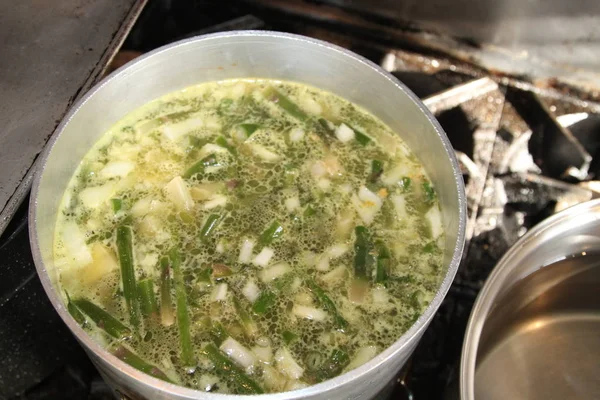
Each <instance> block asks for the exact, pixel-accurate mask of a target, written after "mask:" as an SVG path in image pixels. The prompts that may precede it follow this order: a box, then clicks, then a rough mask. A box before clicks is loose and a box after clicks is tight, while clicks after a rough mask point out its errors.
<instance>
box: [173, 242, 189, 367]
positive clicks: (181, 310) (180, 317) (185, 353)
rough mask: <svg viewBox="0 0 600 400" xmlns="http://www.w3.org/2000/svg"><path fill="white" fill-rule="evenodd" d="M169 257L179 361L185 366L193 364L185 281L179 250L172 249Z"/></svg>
mask: <svg viewBox="0 0 600 400" xmlns="http://www.w3.org/2000/svg"><path fill="white" fill-rule="evenodd" d="M169 259H170V260H171V266H172V268H173V280H174V281H175V299H176V304H177V326H178V328H179V344H180V346H181V361H183V363H184V365H185V366H192V365H193V364H194V349H193V347H192V337H191V335H190V315H189V312H188V308H187V295H186V293H185V283H184V281H183V274H182V273H181V258H180V256H179V252H178V251H177V250H175V249H172V250H171V251H170V252H169Z"/></svg>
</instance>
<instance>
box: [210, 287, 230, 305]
mask: <svg viewBox="0 0 600 400" xmlns="http://www.w3.org/2000/svg"><path fill="white" fill-rule="evenodd" d="M226 297H227V284H226V283H217V284H216V285H215V287H214V288H213V290H212V293H211V294H210V300H211V301H223V300H225V298H226Z"/></svg>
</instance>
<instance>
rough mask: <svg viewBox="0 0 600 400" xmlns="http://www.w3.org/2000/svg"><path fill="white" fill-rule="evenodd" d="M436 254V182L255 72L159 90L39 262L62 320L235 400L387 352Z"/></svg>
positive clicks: (374, 138)
mask: <svg viewBox="0 0 600 400" xmlns="http://www.w3.org/2000/svg"><path fill="white" fill-rule="evenodd" d="M399 112H401V110H399ZM82 134H83V132H82ZM443 243H444V232H443V228H442V223H441V213H440V208H439V203H438V199H437V197H436V192H435V189H434V187H433V186H432V184H431V182H430V180H429V178H428V176H427V174H426V172H425V169H424V168H423V165H421V163H420V162H419V160H418V159H417V158H416V157H415V156H414V155H413V154H412V153H411V151H410V149H409V148H408V147H407V146H406V145H405V144H404V143H403V141H402V140H401V139H400V137H399V136H398V135H397V134H396V133H394V132H393V131H392V130H391V129H390V128H388V127H387V126H386V125H385V124H383V123H382V122H381V121H380V120H378V119H377V118H376V117H374V116H373V115H371V114H369V113H368V112H367V111H365V110H364V109H362V108H360V107H358V106H356V105H354V104H352V103H350V102H348V101H346V100H344V99H342V98H340V97H338V96H336V95H334V94H332V93H329V92H325V91H322V90H319V89H316V88H313V87H310V86H306V85H302V84H297V83H291V82H281V81H271V80H262V79H255V80H229V81H221V82H209V83H203V84H200V85H197V86H194V87H189V88H187V89H184V90H181V91H178V92H175V93H171V94H168V95H166V96H164V97H162V98H160V99H158V100H155V101H153V102H151V103H149V104H147V105H145V106H143V107H141V108H140V109H138V110H136V111H134V112H133V113H131V114H129V115H127V116H126V117H125V118H124V119H122V120H121V121H120V122H118V123H117V124H116V125H115V126H114V127H113V128H111V129H110V130H109V131H108V132H107V133H106V134H105V135H103V136H102V138H101V139H100V140H99V141H98V143H97V144H96V145H95V146H94V147H93V148H92V150H91V151H90V152H89V153H88V154H87V155H86V156H85V158H84V159H83V161H82V162H81V165H80V166H79V167H78V169H77V171H76V173H75V174H74V176H73V178H72V180H71V183H70V185H69V187H68V190H67V191H66V193H65V195H64V199H63V201H62V205H61V208H60V212H59V214H58V218H57V227H56V238H55V246H54V254H55V264H56V266H57V269H58V272H59V276H60V284H61V290H62V292H63V293H64V296H65V301H66V303H67V306H68V310H69V312H70V313H71V315H72V316H73V317H74V318H75V319H76V320H77V321H78V323H80V324H81V325H82V326H83V327H84V329H86V330H87V331H88V332H89V334H90V335H92V336H93V337H94V338H95V340H97V341H98V342H100V343H101V344H102V345H103V346H105V347H106V348H107V349H108V350H109V351H110V352H112V353H113V354H115V355H116V356H117V357H119V358H120V359H122V360H123V361H125V362H127V363H129V364H131V365H132V366H134V367H136V368H138V369H140V370H141V371H143V372H146V373H148V374H150V375H152V376H154V377H157V378H160V379H163V380H166V381H169V382H173V383H176V384H179V385H183V386H187V387H190V388H193V389H197V390H202V391H211V392H219V393H233V394H244V393H246V394H247V393H266V392H280V391H288V390H294V389H298V388H302V387H305V386H307V385H312V384H315V383H318V382H322V381H324V380H327V379H330V378H332V377H335V376H337V375H339V374H342V373H344V372H346V371H349V370H351V369H353V368H356V367H358V366H360V365H361V364H363V363H365V362H367V361H368V360H370V359H371V358H373V357H374V356H376V355H377V354H378V353H379V352H380V351H382V350H384V349H385V348H386V347H388V346H390V345H391V344H392V343H393V342H394V341H396V340H397V339H398V338H400V336H401V335H402V334H403V333H404V332H405V331H406V330H407V329H408V328H409V327H410V326H411V325H412V324H413V322H414V321H415V320H416V319H417V318H418V316H419V315H420V314H421V312H422V311H423V310H424V308H425V307H426V306H427V305H428V303H429V301H430V300H431V299H432V297H433V295H434V294H435V292H436V290H437V288H438V286H439V284H440V282H441V279H442V277H443V275H444V272H445V271H443V268H442V253H443Z"/></svg>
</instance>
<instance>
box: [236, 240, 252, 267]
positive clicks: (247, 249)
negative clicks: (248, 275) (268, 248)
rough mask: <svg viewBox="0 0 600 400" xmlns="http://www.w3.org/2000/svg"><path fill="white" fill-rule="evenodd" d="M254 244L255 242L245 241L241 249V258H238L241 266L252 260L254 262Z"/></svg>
mask: <svg viewBox="0 0 600 400" xmlns="http://www.w3.org/2000/svg"><path fill="white" fill-rule="evenodd" d="M254 244H255V242H254V240H252V239H244V242H243V243H242V248H241V249H240V256H239V257H238V261H239V262H240V263H241V264H248V263H249V262H250V260H252V250H254Z"/></svg>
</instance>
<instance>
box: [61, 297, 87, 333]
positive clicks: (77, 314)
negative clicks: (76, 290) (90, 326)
mask: <svg viewBox="0 0 600 400" xmlns="http://www.w3.org/2000/svg"><path fill="white" fill-rule="evenodd" d="M65 295H66V296H67V311H69V314H71V316H72V317H73V319H74V320H75V321H77V323H78V324H79V325H81V326H83V325H85V324H86V322H87V321H86V319H85V315H83V314H82V313H81V310H80V309H79V308H77V306H76V305H75V304H73V302H72V301H71V297H70V296H69V293H67V291H65Z"/></svg>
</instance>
